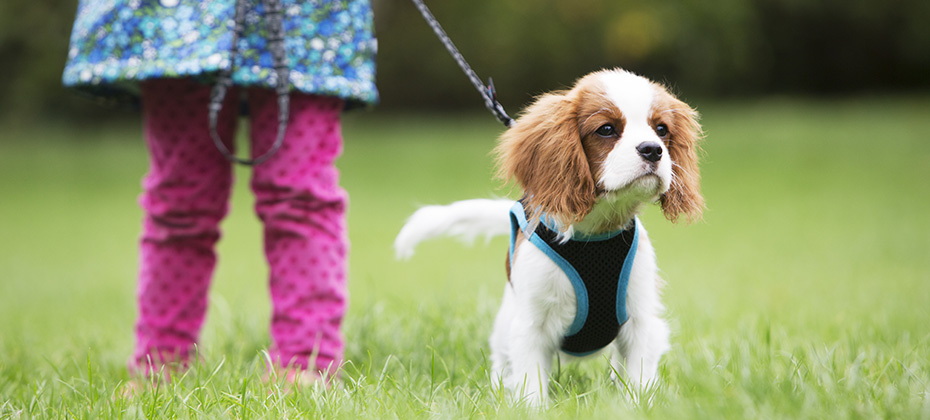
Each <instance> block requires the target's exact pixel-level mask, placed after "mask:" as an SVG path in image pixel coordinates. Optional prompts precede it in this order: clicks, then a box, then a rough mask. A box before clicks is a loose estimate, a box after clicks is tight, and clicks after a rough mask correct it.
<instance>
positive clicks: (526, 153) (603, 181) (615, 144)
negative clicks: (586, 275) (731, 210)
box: [496, 70, 704, 226]
mask: <svg viewBox="0 0 930 420" xmlns="http://www.w3.org/2000/svg"><path fill="white" fill-rule="evenodd" d="M700 138H701V127H700V125H699V124H698V122H697V112H696V111H694V110H693V109H691V107H689V106H688V105H687V104H685V103H684V102H682V101H680V100H678V99H677V98H675V97H674V96H673V95H672V94H670V93H669V92H668V91H667V90H666V89H665V88H664V87H663V86H661V85H659V84H657V83H654V82H651V81H649V80H647V79H645V78H643V77H640V76H637V75H635V74H632V73H629V72H627V71H623V70H604V71H599V72H595V73H591V74H589V75H587V76H585V77H583V78H582V79H580V80H579V81H578V82H577V83H576V84H575V86H574V87H573V88H572V89H571V90H567V91H560V92H553V93H549V94H546V95H543V96H540V97H539V98H538V99H537V100H536V102H535V103H533V104H532V105H530V106H529V107H528V108H527V109H526V110H525V111H524V113H523V115H522V116H521V117H520V118H519V119H517V120H516V122H515V123H514V125H513V126H512V127H511V128H510V129H509V130H507V131H506V132H505V133H504V134H503V136H502V137H501V141H500V144H499V145H498V147H497V150H496V152H497V157H498V167H499V175H500V176H501V177H502V178H504V179H516V181H517V182H518V183H519V184H520V185H521V186H522V187H523V190H524V194H525V200H526V202H525V204H526V208H527V209H528V210H529V211H530V212H532V215H533V217H537V216H539V214H540V213H541V212H544V213H546V214H548V215H549V216H550V217H553V218H555V219H556V220H557V221H559V222H560V223H562V225H563V226H570V225H572V224H574V223H576V222H579V221H581V220H582V219H584V217H585V216H586V215H588V213H590V212H591V211H592V209H594V207H595V204H597V203H598V202H599V201H604V200H610V201H612V202H621V203H625V204H628V205H632V204H635V205H637V206H638V204H639V203H642V202H651V201H655V200H656V199H658V200H660V201H661V203H662V210H663V212H664V213H665V216H666V218H668V219H669V220H671V221H673V222H674V221H676V220H677V219H678V217H679V216H680V215H685V216H687V218H688V220H694V219H697V218H700V216H701V212H702V210H703V208H704V199H703V197H702V196H701V193H700V186H699V184H698V182H699V178H700V174H699V172H698V157H697V155H698V144H697V143H698V140H699V139H700Z"/></svg>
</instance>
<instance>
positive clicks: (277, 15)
mask: <svg viewBox="0 0 930 420" xmlns="http://www.w3.org/2000/svg"><path fill="white" fill-rule="evenodd" d="M247 3H248V2H247V1H245V0H237V1H236V17H235V25H236V26H235V29H234V30H233V36H232V50H230V53H229V67H227V68H226V69H224V70H222V71H221V72H220V74H219V76H217V78H216V84H215V85H213V90H212V91H211V92H210V137H212V138H213V144H214V145H215V146H216V148H217V150H219V151H220V153H222V154H223V157H225V158H226V160H228V161H230V162H234V163H241V164H243V165H250V166H252V165H258V164H260V163H262V162H264V161H266V160H268V159H271V156H273V155H274V154H275V153H276V152H277V151H278V149H280V148H281V145H282V144H284V133H285V131H287V121H288V117H289V114H290V101H291V98H290V96H289V93H290V80H289V75H290V67H288V64H287V54H286V52H285V50H284V27H283V25H282V23H281V16H282V14H283V9H282V7H281V2H280V1H279V0H262V5H263V6H264V9H265V10H264V24H265V29H266V30H267V31H268V39H267V41H268V50H269V51H270V52H271V61H272V63H273V65H274V72H275V77H276V80H275V93H277V95H278V136H277V137H276V138H275V140H274V144H272V145H271V148H270V149H268V151H267V152H265V153H264V154H263V155H261V156H259V157H257V158H255V159H244V158H240V157H238V156H236V154H235V153H233V152H232V151H230V150H229V148H227V147H226V144H225V143H223V139H222V138H220V134H219V133H218V132H217V131H216V125H217V120H218V118H219V113H220V110H222V109H223V100H224V99H225V98H226V91H227V90H229V88H231V87H232V85H233V81H232V72H233V67H235V63H236V55H237V52H238V48H237V44H238V42H239V37H240V36H242V33H243V24H244V21H245V14H246V6H247V5H248V4H247Z"/></svg>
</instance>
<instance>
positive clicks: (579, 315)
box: [509, 201, 640, 356]
mask: <svg viewBox="0 0 930 420" xmlns="http://www.w3.org/2000/svg"><path fill="white" fill-rule="evenodd" d="M510 221H511V235H510V250H509V257H510V263H511V267H513V257H514V248H515V245H516V238H517V232H518V231H522V232H523V234H524V236H526V238H527V240H529V242H531V243H533V244H534V245H535V246H536V247H537V248H538V249H539V250H540V251H542V252H543V253H544V254H546V256H548V257H549V258H550V259H551V260H552V261H553V262H554V263H555V264H556V265H557V266H559V268H560V269H562V272H563V273H565V275H566V276H567V277H568V279H569V281H570V282H571V285H572V288H573V289H574V291H575V298H576V302H577V305H576V311H575V318H574V320H573V321H572V324H571V325H570V326H569V328H568V331H566V333H565V337H571V336H573V335H575V334H577V333H578V332H579V331H581V329H582V328H583V327H584V325H585V323H586V322H587V321H588V319H587V318H588V312H589V297H588V289H587V286H586V285H585V282H584V281H583V280H582V279H581V276H580V275H579V274H578V271H577V270H576V269H575V268H574V267H573V266H572V264H571V263H569V262H568V261H567V260H565V258H563V257H562V256H561V255H559V254H558V253H557V252H556V251H555V250H554V249H553V248H552V247H551V246H550V245H549V244H548V243H547V242H546V241H545V240H544V239H543V238H541V237H540V236H539V235H538V234H537V233H536V231H535V230H534V231H533V232H527V231H526V230H527V225H528V224H529V223H528V221H527V219H526V209H525V208H524V207H523V204H522V203H521V202H519V201H518V202H516V203H515V204H514V205H513V207H512V208H511V209H510ZM540 222H541V223H542V224H543V225H544V226H545V227H546V228H547V229H549V230H550V231H552V232H559V231H560V230H559V229H557V228H556V227H555V224H554V222H553V221H552V220H551V219H550V218H549V217H547V216H546V215H543V216H542V217H540ZM639 229H640V225H639V220H638V219H636V218H634V220H633V240H632V243H631V244H630V247H629V251H628V252H627V254H626V256H625V258H624V260H623V266H622V267H621V270H620V275H619V278H618V279H617V294H616V298H615V310H614V312H615V316H616V318H617V323H618V325H619V326H622V325H623V324H624V323H625V322H626V321H627V320H628V319H629V316H628V315H627V311H626V295H627V286H628V285H629V277H630V272H631V270H632V267H633V261H634V259H635V258H636V248H637V245H638V244H639ZM624 232H627V231H625V230H618V231H615V232H609V233H606V234H599V235H588V236H582V235H574V236H573V237H572V239H571V241H574V242H598V241H605V240H608V239H612V238H614V237H616V236H617V235H620V234H622V233H624ZM598 350H600V348H598V349H595V350H592V351H588V352H580V353H579V352H570V351H566V350H565V349H564V348H563V349H562V351H563V352H565V353H568V354H571V355H575V356H585V355H588V354H592V353H595V352H597V351H598Z"/></svg>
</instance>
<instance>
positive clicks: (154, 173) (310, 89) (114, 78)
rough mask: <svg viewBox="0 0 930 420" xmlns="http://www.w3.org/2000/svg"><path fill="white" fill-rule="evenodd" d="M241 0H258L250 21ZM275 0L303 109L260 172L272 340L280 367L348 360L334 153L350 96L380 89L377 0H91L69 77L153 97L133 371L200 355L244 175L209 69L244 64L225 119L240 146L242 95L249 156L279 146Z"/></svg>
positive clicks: (342, 201) (85, 5)
mask: <svg viewBox="0 0 930 420" xmlns="http://www.w3.org/2000/svg"><path fill="white" fill-rule="evenodd" d="M237 1H238V2H240V3H241V2H244V3H242V4H240V6H242V7H243V9H242V10H244V11H245V14H244V15H240V16H239V20H238V21H236V12H235V9H236V3H237ZM278 3H279V4H278ZM275 8H280V9H281V10H282V12H283V20H282V21H283V24H281V25H279V29H283V31H284V35H285V36H284V47H285V51H286V55H287V63H288V67H289V69H290V76H289V77H288V81H289V85H290V88H291V94H290V118H289V120H288V121H289V122H288V124H287V127H286V128H287V129H286V131H285V137H284V143H283V145H282V147H281V148H280V149H279V150H278V151H277V152H276V153H274V154H273V155H271V156H270V158H269V159H268V160H267V161H265V162H263V163H261V164H258V165H256V166H255V168H254V172H253V174H252V182H251V187H252V191H253V192H254V193H255V196H256V204H255V210H256V213H257V214H258V216H259V218H260V219H261V221H262V223H263V224H264V241H265V244H264V249H265V255H266V257H267V260H268V263H269V264H270V272H271V274H270V280H269V283H270V289H271V298H272V306H273V313H272V319H271V337H272V347H271V349H270V353H271V355H272V361H273V363H274V364H275V368H277V369H286V368H294V369H295V370H296V371H300V370H305V371H308V372H311V374H312V376H315V375H316V374H320V375H326V374H330V375H331V374H332V373H333V372H335V371H336V369H338V367H339V366H340V364H341V363H342V357H343V348H344V345H343V340H342V336H341V333H340V325H341V322H342V317H343V314H344V312H345V308H346V253H347V246H348V243H347V235H346V223H345V219H346V217H345V212H346V199H347V197H346V193H345V191H343V190H342V189H341V188H340V187H339V184H338V172H337V170H336V168H335V167H334V165H333V162H334V160H335V159H336V158H337V157H338V156H339V155H340V153H341V151H342V138H341V130H340V121H339V116H340V113H341V111H342V110H343V109H344V108H345V107H346V106H354V105H364V104H374V103H375V102H376V101H377V95H378V94H377V90H376V88H375V85H374V56H375V52H376V41H375V39H374V36H373V28H372V11H371V6H370V3H369V0H326V1H321V2H307V1H298V0H264V1H261V2H260V1H259V0H224V1H203V2H201V1H195V0H161V1H160V2H154V1H152V2H149V1H141V0H114V1H108V2H100V1H96V0H81V1H80V4H79V6H78V12H77V17H76V18H75V22H74V29H73V31H72V35H71V45H70V49H69V53H68V63H67V65H66V67H65V70H64V76H63V81H64V84H65V85H67V86H73V87H76V88H78V89H80V90H83V91H86V92H89V93H91V94H94V95H96V96H100V97H107V98H114V97H141V104H142V111H143V121H144V137H145V141H146V144H147V146H148V149H149V156H150V167H149V172H148V174H147V175H146V176H145V178H144V179H143V193H142V196H141V197H140V204H141V206H142V208H143V210H144V213H145V220H144V223H143V230H142V237H141V243H140V268H139V278H138V310H139V318H138V321H137V323H136V349H135V352H134V354H133V357H132V359H131V360H130V369H131V370H132V371H134V372H138V373H141V374H150V373H152V372H153V371H158V370H159V369H161V367H162V366H165V365H167V364H174V363H178V364H179V365H180V367H183V366H185V365H186V364H187V362H188V361H189V359H190V357H191V356H192V354H191V352H192V350H193V348H194V344H195V343H196V341H197V338H198V335H199V332H200V327H201V325H202V323H203V319H204V315H205V311H206V307H207V292H208V288H209V284H210V279H211V276H212V273H213V269H214V266H215V263H216V255H215V253H214V246H215V244H216V242H217V240H218V239H219V237H220V231H219V227H218V225H219V222H220V220H221V219H222V218H223V217H224V216H225V214H226V211H227V205H228V199H229V192H230V187H231V184H232V164H231V163H230V162H229V161H228V160H227V159H226V158H225V157H224V155H223V154H221V153H220V151H218V149H217V147H216V146H215V145H214V143H213V142H212V140H211V133H210V124H209V123H208V120H209V119H210V118H209V116H208V114H209V112H208V108H209V106H210V90H211V84H213V83H216V80H217V78H216V75H217V73H218V72H221V71H224V70H225V71H228V72H230V73H231V77H232V81H233V87H232V88H231V89H230V90H229V92H228V93H227V95H226V97H225V100H224V101H223V102H222V108H221V109H220V111H219V118H218V123H217V124H216V127H215V129H216V133H217V134H218V135H219V138H220V139H222V141H223V142H224V144H225V146H226V147H227V148H228V149H232V148H233V145H234V142H233V139H234V137H235V129H236V119H237V111H238V110H239V109H240V106H239V103H238V100H239V98H240V97H243V98H247V101H246V103H247V106H248V109H249V114H250V120H251V124H250V125H251V129H250V131H251V132H250V134H251V140H252V142H251V149H252V150H251V156H252V157H258V156H260V155H263V154H265V153H266V152H267V151H268V150H270V149H271V148H272V144H273V143H274V140H275V137H276V135H277V132H278V113H279V107H278V105H277V102H276V100H277V97H276V95H275V92H274V90H273V88H274V87H275V82H276V79H275V76H276V74H275V71H274V69H273V67H274V64H276V63H274V61H275V60H273V58H272V56H271V54H270V53H269V51H268V50H269V49H270V47H272V45H271V43H272V42H273V40H271V39H269V37H268V25H265V23H267V22H266V21H267V20H268V18H267V15H268V13H266V12H267V11H268V10H274V9H275ZM236 23H238V25H236ZM236 38H238V42H235V45H233V40H234V39H236ZM291 379H294V377H293V376H292V377H291Z"/></svg>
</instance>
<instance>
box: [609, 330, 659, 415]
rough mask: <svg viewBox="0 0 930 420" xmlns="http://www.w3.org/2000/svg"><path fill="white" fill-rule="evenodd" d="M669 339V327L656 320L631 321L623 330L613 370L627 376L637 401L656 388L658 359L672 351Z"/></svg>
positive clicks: (617, 341) (628, 383)
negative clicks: (624, 373) (652, 388)
mask: <svg viewBox="0 0 930 420" xmlns="http://www.w3.org/2000/svg"><path fill="white" fill-rule="evenodd" d="M668 336H669V328H668V324H667V323H666V322H665V320H663V319H662V318H659V317H657V316H648V317H644V318H639V319H634V318H631V319H630V320H629V321H627V323H626V324H624V325H623V328H621V329H620V334H619V335H618V337H617V340H616V341H615V344H616V348H617V353H618V354H617V355H615V356H614V360H613V369H614V372H615V373H621V372H626V379H627V386H628V387H629V391H630V394H631V396H632V397H633V400H634V401H638V400H639V396H640V395H642V394H644V393H645V392H648V391H649V390H650V388H651V387H653V386H655V384H656V381H657V379H658V378H657V373H658V369H659V359H661V357H662V355H663V354H664V353H665V352H666V351H667V350H668V348H669V342H668Z"/></svg>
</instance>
